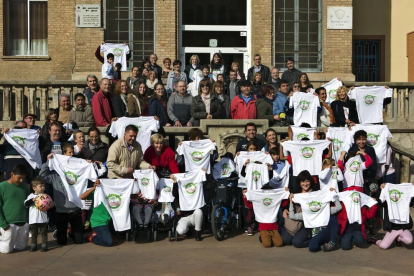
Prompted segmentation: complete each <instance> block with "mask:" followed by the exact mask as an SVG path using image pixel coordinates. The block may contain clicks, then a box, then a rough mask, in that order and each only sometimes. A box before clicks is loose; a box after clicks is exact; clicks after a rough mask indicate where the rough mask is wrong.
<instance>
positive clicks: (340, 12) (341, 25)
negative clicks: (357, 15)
mask: <svg viewBox="0 0 414 276" xmlns="http://www.w3.org/2000/svg"><path fill="white" fill-rule="evenodd" d="M327 17H328V18H327V20H328V24H327V25H328V29H334V30H335V29H336V30H352V7H328V16H327Z"/></svg>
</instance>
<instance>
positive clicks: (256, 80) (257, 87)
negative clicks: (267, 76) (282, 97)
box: [252, 72, 263, 96]
mask: <svg viewBox="0 0 414 276" xmlns="http://www.w3.org/2000/svg"><path fill="white" fill-rule="evenodd" d="M262 87H263V79H262V73H260V72H256V73H255V74H254V75H253V80H252V94H253V95H256V96H257V95H259V92H260V91H261V90H262Z"/></svg>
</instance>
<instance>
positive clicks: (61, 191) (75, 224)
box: [39, 144, 83, 245]
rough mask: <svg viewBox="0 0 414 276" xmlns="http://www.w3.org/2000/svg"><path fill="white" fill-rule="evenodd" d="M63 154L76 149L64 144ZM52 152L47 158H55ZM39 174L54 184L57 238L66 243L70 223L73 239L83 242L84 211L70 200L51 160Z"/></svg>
mask: <svg viewBox="0 0 414 276" xmlns="http://www.w3.org/2000/svg"><path fill="white" fill-rule="evenodd" d="M62 151H63V155H66V156H73V153H74V149H73V146H72V145H71V144H65V145H63V149H62ZM53 156H54V154H53V153H51V154H49V155H48V156H47V159H51V158H53ZM39 176H40V177H41V178H43V179H44V180H45V182H46V184H48V185H52V186H53V195H54V201H55V206H56V231H55V233H53V235H54V236H56V238H57V243H58V244H59V245H66V243H67V230H68V223H70V225H71V228H72V234H73V240H74V242H75V243H76V244H81V243H83V224H82V211H81V209H80V208H79V207H78V206H76V205H75V204H74V203H72V202H70V201H69V198H68V193H67V191H66V189H65V186H64V185H63V183H62V180H61V179H60V177H59V174H58V173H57V172H55V171H50V170H49V162H46V163H44V164H43V165H42V169H41V170H40V173H39Z"/></svg>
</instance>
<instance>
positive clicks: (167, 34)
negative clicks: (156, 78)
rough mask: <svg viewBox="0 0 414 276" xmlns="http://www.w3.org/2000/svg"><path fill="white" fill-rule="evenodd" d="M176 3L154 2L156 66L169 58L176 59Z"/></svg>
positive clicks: (169, 1)
mask: <svg viewBox="0 0 414 276" xmlns="http://www.w3.org/2000/svg"><path fill="white" fill-rule="evenodd" d="M177 10H178V1H176V0H164V1H155V52H156V53H157V56H158V64H159V65H160V66H162V60H163V59H164V58H166V57H169V58H170V59H171V60H173V61H174V59H177V58H178V18H177V16H178V12H176V11H177Z"/></svg>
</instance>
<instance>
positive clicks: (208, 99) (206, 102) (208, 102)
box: [201, 94, 210, 114]
mask: <svg viewBox="0 0 414 276" xmlns="http://www.w3.org/2000/svg"><path fill="white" fill-rule="evenodd" d="M201 99H202V100H203V102H204V104H205V105H206V113H207V114H210V94H208V95H207V96H204V95H203V94H201Z"/></svg>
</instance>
